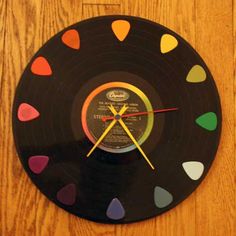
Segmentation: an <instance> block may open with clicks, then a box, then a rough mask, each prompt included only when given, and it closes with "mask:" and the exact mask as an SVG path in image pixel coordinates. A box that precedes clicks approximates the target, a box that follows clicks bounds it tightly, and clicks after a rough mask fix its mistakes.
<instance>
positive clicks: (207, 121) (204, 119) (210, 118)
mask: <svg viewBox="0 0 236 236" xmlns="http://www.w3.org/2000/svg"><path fill="white" fill-rule="evenodd" d="M196 123H197V124H198V125H199V126H201V127H202V128H204V129H206V130H208V131H214V130H215V129H216V127H217V116H216V114H215V113H214V112H207V113H205V114H203V115H201V116H199V117H198V118H197V119H196Z"/></svg>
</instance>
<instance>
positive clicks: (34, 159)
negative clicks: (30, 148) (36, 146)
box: [28, 156, 49, 174]
mask: <svg viewBox="0 0 236 236" xmlns="http://www.w3.org/2000/svg"><path fill="white" fill-rule="evenodd" d="M48 161H49V157H48V156H31V157H30V158H29V160H28V164H29V168H30V169H31V171H32V172H34V173H35V174H40V173H41V172H42V171H43V170H44V169H45V167H46V166H47V164H48Z"/></svg>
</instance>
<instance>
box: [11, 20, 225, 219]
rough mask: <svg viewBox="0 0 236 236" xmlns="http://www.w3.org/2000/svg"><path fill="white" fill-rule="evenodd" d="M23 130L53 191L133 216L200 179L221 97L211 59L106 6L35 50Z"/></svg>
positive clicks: (17, 121) (20, 97) (79, 203)
mask: <svg viewBox="0 0 236 236" xmlns="http://www.w3.org/2000/svg"><path fill="white" fill-rule="evenodd" d="M13 132H14V139H15V144H16V148H17V152H18V154H19V157H20V160H21V162H22V165H23V167H24V169H25V171H26V172H27V174H28V175H29V176H30V178H31V180H32V181H33V183H34V184H35V185H36V186H37V187H38V188H39V189H40V191H41V192H42V193H43V194H45V195H46V196H47V198H49V199H50V200H51V201H53V202H54V203H55V204H57V205H58V206H60V207H61V208H63V209H65V210H66V211H68V212H70V213H73V214H75V215H77V216H79V217H82V218H86V219H89V220H92V221H96V222H102V223H129V222H135V221H140V220H144V219H147V218H150V217H154V216H157V215H160V214H161V213H163V212H165V211H167V210H169V209H171V208H173V207H174V206H176V205H177V204H178V203H180V202H181V201H182V200H184V199H185V198H186V197H188V196H189V194H191V193H192V192H193V191H194V190H195V188H196V187H197V186H198V185H199V184H200V182H201V181H202V179H203V178H204V177H205V175H206V174H207V172H208V170H209V168H210V166H211V164H212V161H213V160H214V157H215V154H216V151H217V147H218V144H219V139H220V132H221V106H220V100H219V95H218V92H217V88H216V85H215V83H214V80H213V78H212V75H211V73H210V72H209V69H208V68H207V66H206V64H205V63H204V61H203V60H202V59H201V57H200V56H199V55H198V54H197V53H196V51H195V50H194V49H193V48H192V47H191V46H190V45H189V44H188V43H187V42H186V41H185V40H183V39H182V38H181V37H180V36H179V35H177V34H176V33H174V32H173V31H171V30H169V29H167V28H165V27H163V26H161V25H159V24H156V23H154V22H150V21H148V20H145V19H141V18H137V17H130V16H104V17H96V18H92V19H88V20H85V21H82V22H79V23H77V24H74V25H72V26H70V27H68V28H66V29H64V30H63V31H61V32H59V33H58V34H56V35H55V36H54V37H52V38H51V39H50V40H49V41H48V42H47V43H46V44H45V45H44V46H43V47H42V48H41V49H40V50H39V51H38V52H37V53H36V54H35V55H34V57H33V58H32V60H31V61H30V62H29V64H28V66H27V67H26V69H25V71H24V73H23V75H22V77H21V80H20V82H19V85H18V87H17V89H16V94H15V100H14V106H13Z"/></svg>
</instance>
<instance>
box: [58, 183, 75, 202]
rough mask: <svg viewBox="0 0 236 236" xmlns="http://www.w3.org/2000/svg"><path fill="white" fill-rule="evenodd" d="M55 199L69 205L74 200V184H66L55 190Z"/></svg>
mask: <svg viewBox="0 0 236 236" xmlns="http://www.w3.org/2000/svg"><path fill="white" fill-rule="evenodd" d="M57 200H58V201H59V202H61V203H63V204H64V205H68V206H71V205H73V204H74V203H75V200H76V186H75V184H68V185H66V186H64V187H63V188H61V189H60V190H59V191H58V192H57Z"/></svg>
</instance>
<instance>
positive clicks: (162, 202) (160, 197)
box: [154, 186, 173, 208]
mask: <svg viewBox="0 0 236 236" xmlns="http://www.w3.org/2000/svg"><path fill="white" fill-rule="evenodd" d="M172 201H173V196H172V194H171V193H169V192H168V191H167V190H165V189H164V188H161V187H159V186H156V187H155V189H154V202H155V205H156V206H157V207H158V208H163V207H166V206H168V205H169V204H170V203H171V202H172Z"/></svg>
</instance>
